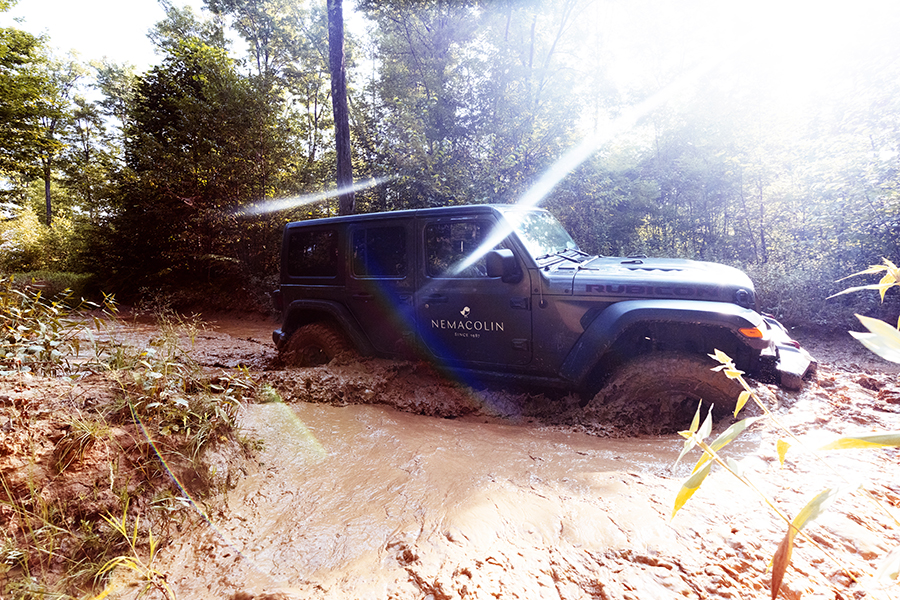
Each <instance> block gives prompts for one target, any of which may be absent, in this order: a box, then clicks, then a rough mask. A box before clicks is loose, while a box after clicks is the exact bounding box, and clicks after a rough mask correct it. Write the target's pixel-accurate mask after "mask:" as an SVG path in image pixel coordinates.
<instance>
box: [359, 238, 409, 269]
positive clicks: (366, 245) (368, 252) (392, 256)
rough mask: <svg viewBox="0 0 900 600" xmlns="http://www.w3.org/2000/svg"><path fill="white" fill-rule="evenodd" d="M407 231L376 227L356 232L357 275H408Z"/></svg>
mask: <svg viewBox="0 0 900 600" xmlns="http://www.w3.org/2000/svg"><path fill="white" fill-rule="evenodd" d="M406 270H407V264H406V230H405V229H404V228H403V227H372V228H370V229H359V230H357V231H354V232H353V275H354V276H356V277H375V278H380V279H402V278H404V277H406Z"/></svg>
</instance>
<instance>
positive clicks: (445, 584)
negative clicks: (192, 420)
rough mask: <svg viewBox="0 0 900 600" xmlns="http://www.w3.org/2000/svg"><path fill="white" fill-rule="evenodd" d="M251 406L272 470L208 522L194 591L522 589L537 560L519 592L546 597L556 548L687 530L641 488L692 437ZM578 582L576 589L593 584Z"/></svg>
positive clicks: (264, 465)
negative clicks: (596, 433)
mask: <svg viewBox="0 0 900 600" xmlns="http://www.w3.org/2000/svg"><path fill="white" fill-rule="evenodd" d="M243 419H244V426H245V427H246V428H247V429H248V430H249V431H250V432H252V433H253V434H254V435H257V436H259V437H260V438H262V439H264V440H265V444H266V447H265V449H264V451H263V452H262V453H261V455H260V457H259V460H260V462H261V465H260V468H259V470H258V471H257V472H255V473H249V474H248V475H247V476H246V477H242V478H241V479H240V481H239V482H238V484H237V486H236V487H235V488H234V489H232V490H231V491H230V492H229V493H228V495H227V508H226V510H224V511H223V512H222V513H221V514H220V516H219V518H217V517H211V523H210V524H209V525H204V526H201V527H199V528H198V531H197V535H200V536H202V538H203V540H204V541H203V542H202V543H201V548H202V547H204V546H205V547H206V548H207V551H208V553H209V556H208V558H207V559H205V560H204V561H203V562H202V564H199V565H196V568H197V569H200V572H197V573H194V574H193V575H192V576H190V577H188V576H182V577H181V578H180V580H178V581H172V583H174V584H177V587H176V589H177V590H178V596H179V598H194V597H196V598H201V597H210V594H211V593H212V594H213V595H216V596H219V597H225V596H227V595H228V594H233V593H235V592H236V591H238V590H241V591H244V592H247V593H250V594H261V593H263V592H266V593H272V592H276V591H277V592H280V593H282V594H287V595H288V597H312V596H318V595H321V596H322V597H355V598H363V597H371V598H388V597H403V598H407V597H409V598H414V597H427V596H428V595H429V593H430V594H431V596H432V597H433V598H437V597H442V596H441V594H443V597H455V596H454V594H455V595H459V596H460V597H463V596H465V595H466V594H468V596H469V597H481V595H482V594H484V597H490V595H491V594H492V593H493V592H490V590H495V591H497V590H500V589H506V590H507V593H506V594H504V597H517V596H514V595H510V594H509V589H508V588H509V586H510V582H509V581H508V578H509V576H510V574H511V573H513V572H518V577H519V578H521V576H522V575H525V574H526V573H527V579H525V580H516V582H515V587H523V586H524V587H523V589H521V590H520V592H519V593H521V596H518V597H532V598H534V597H542V595H543V593H545V592H546V591H548V589H551V588H553V589H555V588H556V586H557V585H558V582H554V575H553V573H554V572H556V571H554V568H556V570H557V571H559V570H560V569H561V568H562V567H559V566H558V567H553V565H552V564H546V565H542V562H547V560H548V559H551V558H552V557H553V554H554V553H560V552H561V553H564V554H567V553H568V554H572V557H569V558H568V559H567V560H566V561H563V562H566V563H568V562H572V561H576V562H577V560H583V559H584V558H585V556H587V555H586V554H585V553H589V552H592V551H593V552H597V553H606V552H609V551H610V549H616V548H626V547H627V548H629V549H630V550H629V551H632V550H633V549H635V548H637V549H645V548H646V547H648V546H656V545H659V544H661V543H665V544H667V545H668V544H670V543H671V542H672V540H671V539H670V538H672V536H673V532H672V531H671V530H670V528H669V526H668V524H667V522H666V519H665V518H664V516H663V513H665V512H666V511H667V510H668V508H669V506H665V505H664V504H663V503H660V502H656V501H653V500H652V496H651V497H650V498H648V497H647V492H646V490H645V489H641V490H636V489H634V486H640V484H641V480H642V477H643V476H644V475H645V474H655V475H656V476H657V477H659V476H664V475H665V474H667V473H669V472H670V467H671V465H672V464H673V463H674V461H675V459H676V457H677V456H678V453H679V451H680V449H681V445H682V442H681V440H680V439H679V438H677V437H676V436H673V437H662V438H661V437H654V438H646V439H608V438H596V437H592V436H588V435H584V434H579V433H565V432H560V431H556V430H542V429H539V428H532V427H522V426H513V425H503V424H496V423H484V422H480V421H477V420H465V419H460V420H449V419H437V418H432V417H423V416H418V415H412V414H408V413H403V412H397V411H395V410H393V409H391V408H386V407H382V406H371V405H355V406H346V407H333V406H325V405H317V404H303V403H301V404H296V405H285V404H280V403H277V404H266V405H256V406H249V407H247V410H246V412H245V414H244V416H243ZM753 446H754V443H753V442H747V443H745V446H744V447H743V449H741V448H740V447H738V448H737V451H738V452H743V451H752V449H753ZM686 469H688V467H687V466H684V467H682V468H680V469H679V473H678V474H677V476H678V477H683V475H684V474H685V473H686V472H687V471H686ZM673 477H674V475H673ZM665 495H666V497H665V498H664V500H663V502H664V503H665V504H666V505H668V504H669V502H670V501H671V497H669V495H668V493H667V492H665ZM210 525H212V526H210ZM663 540H667V541H665V542H664V541H663ZM193 545H194V547H195V548H196V543H194V544H193ZM185 551H186V552H188V553H190V549H185ZM171 556H172V557H173V558H174V560H176V561H177V560H178V558H177V557H178V556H179V551H178V550H177V549H175V550H174V553H173V554H172V555H171ZM190 560H193V561H196V559H190ZM523 567H524V568H523ZM536 567H537V569H536ZM541 567H543V568H541ZM570 568H571V567H570ZM663 571H664V573H663V575H667V574H668V573H667V572H665V571H666V570H665V569H663ZM467 573H468V574H467ZM476 573H479V574H480V576H476V575H475V574H476ZM485 573H487V576H486V575H485ZM425 574H427V575H425ZM210 576H212V577H210ZM556 577H557V579H558V578H559V574H557V576H556ZM442 578H443V579H442ZM211 579H214V580H215V581H216V583H215V584H211V583H210V580H211ZM568 579H574V580H575V581H576V582H577V581H578V578H577V577H571V576H569V577H568ZM170 581H171V580H170ZM201 582H202V586H201V587H197V584H199V583H201ZM645 584H647V585H650V586H651V588H652V587H653V586H655V585H663V586H664V587H667V586H666V585H664V584H661V583H659V582H658V581H657V580H656V579H655V578H654V577H647V578H645ZM572 585H573V586H575V587H574V588H573V594H574V596H573V597H581V595H582V594H584V593H587V592H586V591H585V589H584V588H583V586H581V585H580V584H578V583H573V584H572ZM584 585H587V586H588V587H590V585H593V584H589V583H585V584H584ZM548 586H550V587H548ZM680 586H683V584H681V583H679V584H678V585H676V586H675V590H673V589H668V592H667V593H672V592H673V591H677V589H680ZM668 587H671V586H668ZM576 588H577V590H580V591H578V592H577V593H575V591H577V590H576ZM651 588H648V589H651ZM429 590H431V591H430V592H429ZM451 590H455V592H454V594H451ZM478 590H481V591H480V592H479V593H476V591H478ZM588 591H589V590H588ZM463 592H465V593H463Z"/></svg>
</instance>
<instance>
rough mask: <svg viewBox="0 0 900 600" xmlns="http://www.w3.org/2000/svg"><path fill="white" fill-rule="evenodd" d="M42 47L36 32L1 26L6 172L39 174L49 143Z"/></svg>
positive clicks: (0, 169)
mask: <svg viewBox="0 0 900 600" xmlns="http://www.w3.org/2000/svg"><path fill="white" fill-rule="evenodd" d="M40 50H41V40H39V39H38V38H36V37H34V36H33V35H31V34H29V33H25V32H24V31H20V30H18V29H12V28H3V29H0V173H3V174H4V175H6V176H17V175H21V174H29V175H35V174H37V173H38V169H37V164H38V159H39V156H40V153H41V152H42V151H43V150H44V148H45V147H46V146H47V145H48V140H47V138H46V137H45V136H44V134H43V127H42V124H41V118H42V117H44V116H46V115H47V114H48V106H47V104H46V102H45V98H46V97H47V95H48V94H49V93H50V82H49V81H48V79H47V76H46V75H47V73H46V71H44V70H42V69H41V68H40V67H41V65H42V64H43V62H44V58H43V56H42V55H41V53H40Z"/></svg>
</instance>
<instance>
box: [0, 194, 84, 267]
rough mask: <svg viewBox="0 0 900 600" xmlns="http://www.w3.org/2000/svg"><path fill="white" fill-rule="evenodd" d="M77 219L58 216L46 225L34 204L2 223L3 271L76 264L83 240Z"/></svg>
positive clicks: (0, 264)
mask: <svg viewBox="0 0 900 600" xmlns="http://www.w3.org/2000/svg"><path fill="white" fill-rule="evenodd" d="M80 233H81V231H80V230H79V228H78V226H77V224H76V222H75V221H74V220H72V219H70V218H67V217H64V216H59V217H57V219H56V220H55V222H54V225H53V227H47V225H46V224H45V223H43V222H42V221H41V220H40V218H39V217H38V215H37V213H36V212H35V211H34V210H33V209H32V208H31V207H25V208H23V209H21V210H20V211H19V212H18V214H17V216H16V217H15V218H13V219H11V220H8V221H6V222H0V271H5V272H19V271H36V270H42V269H43V270H58V271H62V270H69V269H71V268H72V267H73V266H75V262H76V258H77V254H78V252H79V250H80V246H81V240H80V239H79V234H80Z"/></svg>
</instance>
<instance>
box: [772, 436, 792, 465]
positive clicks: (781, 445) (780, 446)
mask: <svg viewBox="0 0 900 600" xmlns="http://www.w3.org/2000/svg"><path fill="white" fill-rule="evenodd" d="M790 447H791V445H790V444H788V443H787V442H786V441H784V440H778V441H777V442H776V443H775V449H776V450H777V451H778V462H779V463H780V464H781V466H782V467H783V466H784V458H785V456H787V451H788V450H789V449H790Z"/></svg>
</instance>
